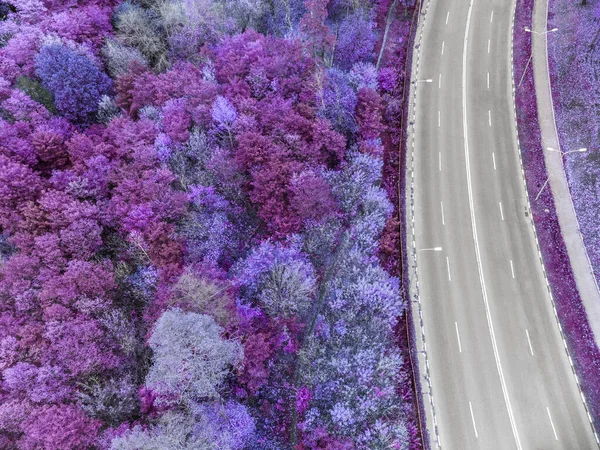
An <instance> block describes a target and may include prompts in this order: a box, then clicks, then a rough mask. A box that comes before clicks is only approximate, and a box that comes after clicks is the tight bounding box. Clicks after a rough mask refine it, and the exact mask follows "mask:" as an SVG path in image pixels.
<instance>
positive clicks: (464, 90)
mask: <svg viewBox="0 0 600 450" xmlns="http://www.w3.org/2000/svg"><path fill="white" fill-rule="evenodd" d="M472 11H473V0H469V10H468V13H467V25H466V28H465V38H464V44H463V61H462V70H463V72H462V109H463V133H464V143H465V165H466V170H467V188H468V193H469V209H470V211H471V228H472V230H473V240H474V242H475V256H476V259H477V269H478V272H479V281H480V284H481V293H482V295H483V300H484V304H485V314H486V318H487V323H488V328H489V332H490V337H491V340H492V348H493V350H494V358H495V360H496V368H497V369H498V375H499V377H500V384H501V386H502V394H503V396H504V402H505V403H506V409H507V410H508V416H509V419H510V426H511V428H512V432H513V436H514V438H515V442H516V444H517V448H518V449H519V450H522V446H521V440H520V439H519V433H518V431H517V425H516V423H515V418H514V415H513V411H512V407H511V404H510V398H509V396H508V389H507V387H506V380H505V379H504V372H503V370H502V363H501V361H500V354H499V353H498V345H497V344H496V336H495V333H494V324H493V322H492V316H491V312H490V305H489V301H488V298H487V289H486V287H485V279H484V276H483V268H482V265H481V253H480V251H479V241H478V239H477V222H476V221H475V206H474V201H473V186H472V184H471V163H470V161H469V133H468V123H467V122H468V121H467V44H468V41H469V26H470V24H471V13H472ZM489 45H490V44H489V40H488V49H489Z"/></svg>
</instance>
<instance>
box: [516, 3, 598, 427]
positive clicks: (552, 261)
mask: <svg viewBox="0 0 600 450" xmlns="http://www.w3.org/2000/svg"><path fill="white" fill-rule="evenodd" d="M532 10H533V0H519V1H517V10H516V17H515V35H514V71H515V72H514V77H515V83H516V84H519V81H520V79H521V77H522V74H523V73H524V70H525V67H526V65H527V60H528V59H529V56H530V55H531V33H527V32H525V31H524V28H525V27H529V28H531V17H532ZM516 106H517V121H518V127H519V140H520V144H521V154H522V157H523V165H524V169H525V177H526V182H527V188H528V191H529V198H530V201H531V208H532V213H533V219H534V223H535V226H536V230H537V234H538V238H539V241H540V247H541V251H542V256H543V258H544V263H545V266H546V270H547V275H548V280H549V282H550V286H551V288H552V292H553V295H554V301H555V304H556V309H557V312H558V316H559V320H560V322H561V324H562V327H563V330H564V333H565V338H566V340H567V345H568V347H569V350H570V353H571V356H572V357H573V362H574V365H575V370H576V371H577V373H578V375H579V380H580V383H581V388H582V390H583V392H584V394H585V396H586V399H587V401H588V406H589V408H590V413H591V415H592V418H593V421H594V425H595V427H596V428H597V429H598V427H599V426H600V353H599V352H598V349H597V347H596V344H595V341H594V336H593V334H592V331H591V329H590V327H589V323H588V321H587V316H586V313H585V309H584V307H583V304H582V302H581V299H580V297H579V293H578V291H577V287H576V285H575V280H574V277H573V272H572V270H571V266H570V264H569V258H568V255H567V251H566V247H565V244H564V241H563V239H562V235H561V232H560V226H559V224H558V218H557V217H556V211H555V208H554V200H553V197H552V195H551V192H550V190H549V189H545V190H544V191H543V192H542V194H541V195H540V197H539V199H538V200H537V201H534V199H535V197H536V195H537V193H538V192H539V190H540V188H541V187H542V185H543V184H544V182H545V181H546V179H547V177H548V175H547V173H546V169H545V164H544V155H543V151H542V146H541V140H540V129H539V123H538V117H537V104H536V97H535V85H534V80H533V71H532V70H531V67H529V69H528V70H527V72H526V73H525V77H524V78H523V83H522V85H521V86H520V87H517V92H516Z"/></svg>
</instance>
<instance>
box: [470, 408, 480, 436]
mask: <svg viewBox="0 0 600 450" xmlns="http://www.w3.org/2000/svg"><path fill="white" fill-rule="evenodd" d="M469 410H470V411H471V420H472V421H473V430H474V431H475V437H476V438H479V435H478V434H477V425H475V414H473V405H471V402H469Z"/></svg>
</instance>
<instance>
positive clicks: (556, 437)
mask: <svg viewBox="0 0 600 450" xmlns="http://www.w3.org/2000/svg"><path fill="white" fill-rule="evenodd" d="M546 411H547V412H548V419H550V425H552V431H553V432H554V439H556V440H557V441H558V435H557V434H556V428H554V422H552V416H551V415H550V408H548V407H547V406H546Z"/></svg>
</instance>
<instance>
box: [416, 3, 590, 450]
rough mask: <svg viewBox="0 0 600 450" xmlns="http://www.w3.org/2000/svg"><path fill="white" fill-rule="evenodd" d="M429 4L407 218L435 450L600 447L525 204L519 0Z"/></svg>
mask: <svg viewBox="0 0 600 450" xmlns="http://www.w3.org/2000/svg"><path fill="white" fill-rule="evenodd" d="M424 3H425V4H426V5H428V6H427V8H425V7H424V11H425V9H426V11H427V12H426V15H425V16H421V21H420V28H419V29H418V30H417V38H416V42H415V44H416V45H417V46H418V48H417V49H416V50H415V52H418V55H417V54H416V53H415V57H414V61H415V62H414V64H413V80H414V81H416V83H415V84H414V85H413V87H412V96H413V97H412V98H414V103H413V102H412V101H411V104H412V105H413V107H412V110H411V111H410V113H409V117H410V119H411V121H412V122H413V125H414V126H413V127H412V130H413V136H412V138H411V139H409V146H408V152H409V153H408V161H409V167H408V170H409V172H408V173H407V183H409V185H408V189H407V192H408V193H409V194H408V197H409V198H408V202H409V204H408V205H407V211H408V214H407V217H408V221H409V223H408V224H407V225H408V226H407V229H408V232H409V236H408V238H409V242H413V240H414V248H415V250H414V251H412V248H413V244H412V243H411V244H410V245H409V249H411V252H412V254H411V256H409V260H411V264H412V268H413V271H412V272H411V273H414V270H416V275H415V276H412V279H411V292H412V293H414V294H416V293H417V292H418V298H419V299H420V300H419V301H420V303H418V302H413V309H414V312H415V314H419V309H420V312H421V313H422V316H421V315H419V316H415V317H416V325H417V333H418V334H419V335H420V333H421V331H420V327H419V322H420V320H419V317H421V318H422V323H423V331H424V336H425V338H426V354H427V360H428V361H427V365H426V364H425V361H424V359H421V360H420V366H421V372H422V374H423V375H425V376H427V373H426V372H425V367H428V368H429V371H428V372H429V375H430V378H429V381H430V385H431V388H432V392H431V393H432V394H433V399H434V405H435V422H434V420H433V417H432V408H430V407H429V405H430V399H429V397H428V396H429V392H426V396H425V403H426V410H427V425H428V429H429V430H430V437H431V443H432V448H436V445H439V444H441V448H443V449H457V450H471V449H484V450H496V449H519V450H521V449H523V450H525V449H527V450H528V449H532V450H533V449H535V450H538V449H540V450H542V449H543V450H551V449H557V450H565V449H569V450H570V449H578V450H579V449H581V450H587V449H596V448H598V446H597V443H596V438H595V435H594V432H593V430H592V428H591V425H590V421H589V419H588V415H587V412H586V410H585V407H584V404H583V401H582V398H581V396H580V393H579V390H578V387H577V383H576V380H575V377H574V375H573V373H572V369H571V365H570V363H569V358H568V356H567V353H566V351H565V347H564V344H563V339H562V336H561V334H560V331H559V326H558V324H557V321H556V318H555V314H554V311H553V307H552V301H551V297H550V295H549V292H548V288H547V284H546V279H545V276H544V272H543V266H542V263H541V260H540V256H539V253H538V248H537V245H536V240H535V234H534V230H533V227H532V223H531V219H530V217H529V213H528V211H529V208H528V202H527V195H526V191H525V187H524V184H523V178H522V171H521V163H520V159H519V150H518V143H517V136H516V128H515V118H514V107H513V100H512V78H511V77H512V75H511V43H512V38H511V34H512V19H513V8H514V4H513V2H512V1H509V0H463V1H457V0H431V1H430V2H427V0H425V2H424ZM417 66H418V70H417ZM413 113H414V118H413ZM413 142H414V147H413V145H412V144H413ZM411 161H412V162H411ZM411 188H413V189H414V191H413V192H414V204H413V206H412V207H411V205H410V198H411V195H410V191H411ZM413 220H414V227H413ZM417 276H418V288H417V283H416V280H417ZM419 348H420V349H421V350H423V345H422V342H421V343H420V344H419ZM422 358H424V356H423V357H422ZM422 383H423V390H424V391H427V390H428V386H429V383H428V382H427V380H426V379H423V380H422ZM434 425H437V427H435V426H434Z"/></svg>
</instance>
